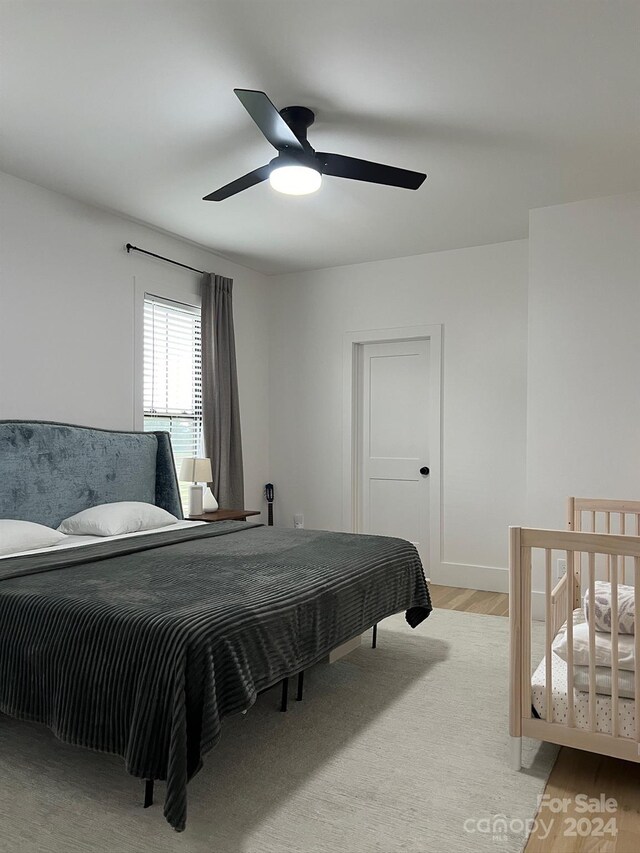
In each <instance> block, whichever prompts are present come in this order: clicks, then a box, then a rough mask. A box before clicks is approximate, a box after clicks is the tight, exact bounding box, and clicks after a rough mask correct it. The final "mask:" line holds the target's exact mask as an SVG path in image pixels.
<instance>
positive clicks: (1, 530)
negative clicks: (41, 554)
mask: <svg viewBox="0 0 640 853" xmlns="http://www.w3.org/2000/svg"><path fill="white" fill-rule="evenodd" d="M66 538H67V537H66V536H64V535H63V534H62V533H58V531H57V530H54V529H53V528H52V527H45V525H44V524H36V523H35V522H33V521H17V520H14V519H12V518H0V556H6V555H7V554H17V553H18V552H19V551H34V550H35V549H36V548H49V547H50V546H51V545H57V544H58V543H59V542H62V540H63V539H66Z"/></svg>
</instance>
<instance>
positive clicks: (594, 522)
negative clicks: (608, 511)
mask: <svg viewBox="0 0 640 853" xmlns="http://www.w3.org/2000/svg"><path fill="white" fill-rule="evenodd" d="M591 530H592V532H593V533H595V532H596V511H595V509H594V510H593V512H592V513H591Z"/></svg>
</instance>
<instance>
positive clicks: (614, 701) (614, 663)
mask: <svg viewBox="0 0 640 853" xmlns="http://www.w3.org/2000/svg"><path fill="white" fill-rule="evenodd" d="M619 629H620V625H619V624H618V557H617V556H614V557H612V558H611V734H612V735H613V736H614V737H618V637H619V634H618V631H619Z"/></svg>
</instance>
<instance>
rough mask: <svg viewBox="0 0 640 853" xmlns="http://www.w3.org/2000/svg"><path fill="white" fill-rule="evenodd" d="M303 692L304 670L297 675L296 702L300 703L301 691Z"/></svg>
mask: <svg viewBox="0 0 640 853" xmlns="http://www.w3.org/2000/svg"><path fill="white" fill-rule="evenodd" d="M303 690H304V669H303V670H301V671H300V672H299V673H298V693H297V695H296V700H297V701H298V702H302V691H303Z"/></svg>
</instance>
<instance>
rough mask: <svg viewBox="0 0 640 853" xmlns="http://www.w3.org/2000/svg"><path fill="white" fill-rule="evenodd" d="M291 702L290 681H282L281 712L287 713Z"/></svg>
mask: <svg viewBox="0 0 640 853" xmlns="http://www.w3.org/2000/svg"><path fill="white" fill-rule="evenodd" d="M288 702H289V679H288V678H283V679H282V700H281V702H280V710H281V711H286V710H287V705H288Z"/></svg>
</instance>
